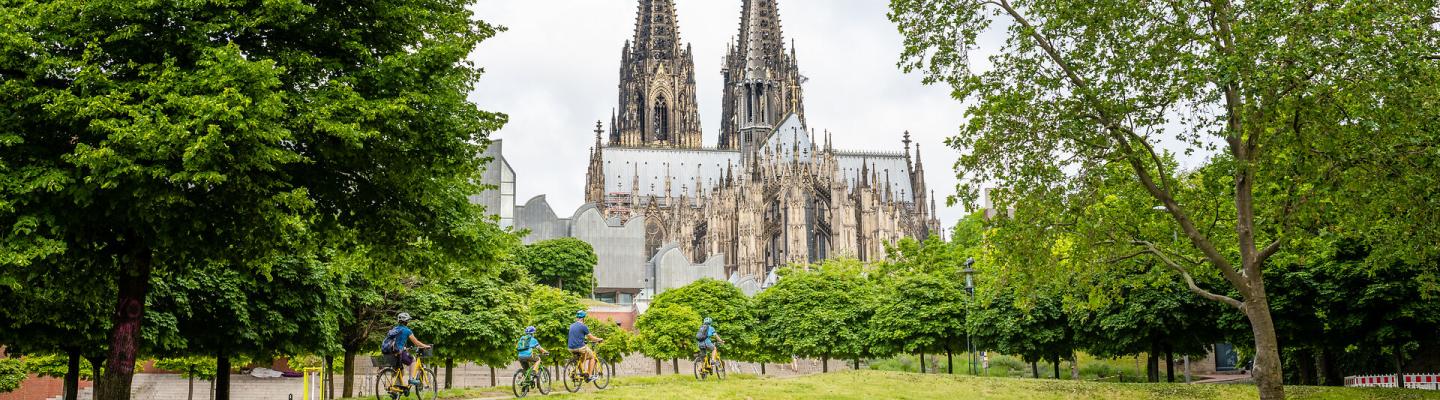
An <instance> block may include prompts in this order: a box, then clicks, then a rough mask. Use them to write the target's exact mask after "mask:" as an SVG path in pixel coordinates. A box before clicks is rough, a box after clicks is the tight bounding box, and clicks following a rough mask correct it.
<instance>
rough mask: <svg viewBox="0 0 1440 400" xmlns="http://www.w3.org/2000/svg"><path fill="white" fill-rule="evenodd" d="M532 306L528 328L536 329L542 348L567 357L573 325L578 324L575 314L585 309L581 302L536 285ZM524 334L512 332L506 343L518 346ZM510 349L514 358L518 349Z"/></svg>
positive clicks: (536, 336) (551, 288)
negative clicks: (568, 340)
mask: <svg viewBox="0 0 1440 400" xmlns="http://www.w3.org/2000/svg"><path fill="white" fill-rule="evenodd" d="M529 304H530V320H529V324H528V325H527V326H534V327H535V339H537V340H539V341H540V347H544V348H545V349H546V350H550V351H552V352H554V351H557V350H558V351H559V352H560V353H559V354H561V355H562V357H563V354H564V351H565V338H566V335H568V334H569V332H570V331H569V329H570V324H571V323H573V322H575V312H576V311H580V310H584V309H585V306H584V305H582V304H581V303H580V298H579V297H576V296H575V295H574V294H570V293H569V292H566V291H562V290H560V289H556V288H553V287H549V286H543V285H535V286H534V289H533V291H532V292H531V293H530V298H529ZM522 329H523V328H522ZM523 334H524V331H523V330H520V331H516V332H512V333H511V336H512V337H511V338H509V339H508V340H506V343H508V344H514V343H515V340H516V339H518V338H519V337H520V335H523ZM510 349H511V350H512V353H511V355H512V356H513V355H514V353H513V350H514V347H511V348H510ZM556 358H559V357H556ZM558 361H563V360H558Z"/></svg>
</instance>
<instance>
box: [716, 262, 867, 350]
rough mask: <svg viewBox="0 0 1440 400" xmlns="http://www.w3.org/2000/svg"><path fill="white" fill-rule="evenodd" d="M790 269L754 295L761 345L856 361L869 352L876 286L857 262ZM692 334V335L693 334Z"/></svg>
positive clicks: (828, 263)
mask: <svg viewBox="0 0 1440 400" xmlns="http://www.w3.org/2000/svg"><path fill="white" fill-rule="evenodd" d="M808 268H809V269H808V270H807V269H803V268H801V267H788V268H786V269H782V270H781V271H780V272H779V276H780V278H779V281H778V282H777V283H776V284H775V285H774V286H771V287H770V288H768V289H766V290H765V291H763V292H760V294H758V295H756V296H755V303H756V307H755V308H756V314H757V315H758V317H759V326H760V337H761V345H762V346H766V347H768V348H771V349H773V351H774V352H776V353H779V354H793V355H798V356H802V357H830V358H854V357H864V356H867V355H869V354H870V349H869V346H868V345H867V341H866V336H867V332H866V328H867V325H868V321H869V319H870V316H871V310H870V309H869V308H868V307H869V306H870V305H871V304H874V303H872V302H871V300H870V296H872V293H871V292H872V288H871V286H870V285H869V283H868V282H867V279H866V278H865V277H864V276H862V272H864V265H863V264H861V263H860V262H859V261H857V260H854V259H835V260H827V261H825V262H823V263H821V264H817V265H811V266H808ZM692 333H693V332H692Z"/></svg>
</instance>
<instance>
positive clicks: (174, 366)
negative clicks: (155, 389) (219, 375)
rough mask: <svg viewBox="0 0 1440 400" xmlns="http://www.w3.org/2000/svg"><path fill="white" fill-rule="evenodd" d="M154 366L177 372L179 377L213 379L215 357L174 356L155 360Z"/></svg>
mask: <svg viewBox="0 0 1440 400" xmlns="http://www.w3.org/2000/svg"><path fill="white" fill-rule="evenodd" d="M155 368H159V369H163V370H166V371H175V372H179V373H180V376H181V377H185V378H190V379H195V378H199V379H202V380H207V381H208V380H214V379H215V358H213V357H176V358H162V359H159V360H155Z"/></svg>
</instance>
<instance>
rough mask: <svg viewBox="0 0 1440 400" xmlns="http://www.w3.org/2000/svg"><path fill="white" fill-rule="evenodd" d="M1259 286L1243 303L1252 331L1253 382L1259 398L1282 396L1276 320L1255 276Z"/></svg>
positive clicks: (1277, 399) (1271, 399)
mask: <svg viewBox="0 0 1440 400" xmlns="http://www.w3.org/2000/svg"><path fill="white" fill-rule="evenodd" d="M1256 279H1257V281H1256V282H1255V283H1256V284H1257V286H1259V288H1257V289H1255V290H1252V291H1253V292H1258V293H1259V294H1258V295H1257V294H1255V293H1252V294H1251V296H1249V298H1248V299H1246V301H1245V303H1244V307H1245V317H1246V318H1247V319H1249V320H1250V329H1251V331H1252V332H1254V334H1255V370H1254V372H1253V373H1252V376H1253V377H1254V378H1255V386H1257V387H1258V388H1259V389H1260V399H1261V400H1283V399H1284V398H1285V384H1284V382H1283V381H1282V380H1281V379H1282V377H1281V374H1280V343H1279V342H1278V341H1277V340H1276V338H1275V321H1274V320H1273V319H1271V317H1270V302H1269V300H1267V299H1266V298H1265V294H1264V290H1265V289H1264V286H1263V284H1262V283H1260V282H1259V281H1258V279H1259V277H1256Z"/></svg>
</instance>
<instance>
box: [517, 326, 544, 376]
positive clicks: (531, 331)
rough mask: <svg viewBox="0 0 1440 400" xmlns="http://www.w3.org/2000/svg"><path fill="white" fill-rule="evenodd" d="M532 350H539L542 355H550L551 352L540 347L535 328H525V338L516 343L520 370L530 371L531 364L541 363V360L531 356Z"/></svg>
mask: <svg viewBox="0 0 1440 400" xmlns="http://www.w3.org/2000/svg"><path fill="white" fill-rule="evenodd" d="M531 350H539V351H540V354H546V355H548V354H550V352H549V351H545V348H544V347H540V341H539V340H536V339H535V327H533V326H527V327H525V336H521V337H520V341H519V342H516V343H515V351H516V354H515V355H516V356H517V357H519V358H520V369H530V364H531V363H533V362H536V361H539V358H537V357H535V356H534V355H533V354H531V352H530V351H531Z"/></svg>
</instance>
